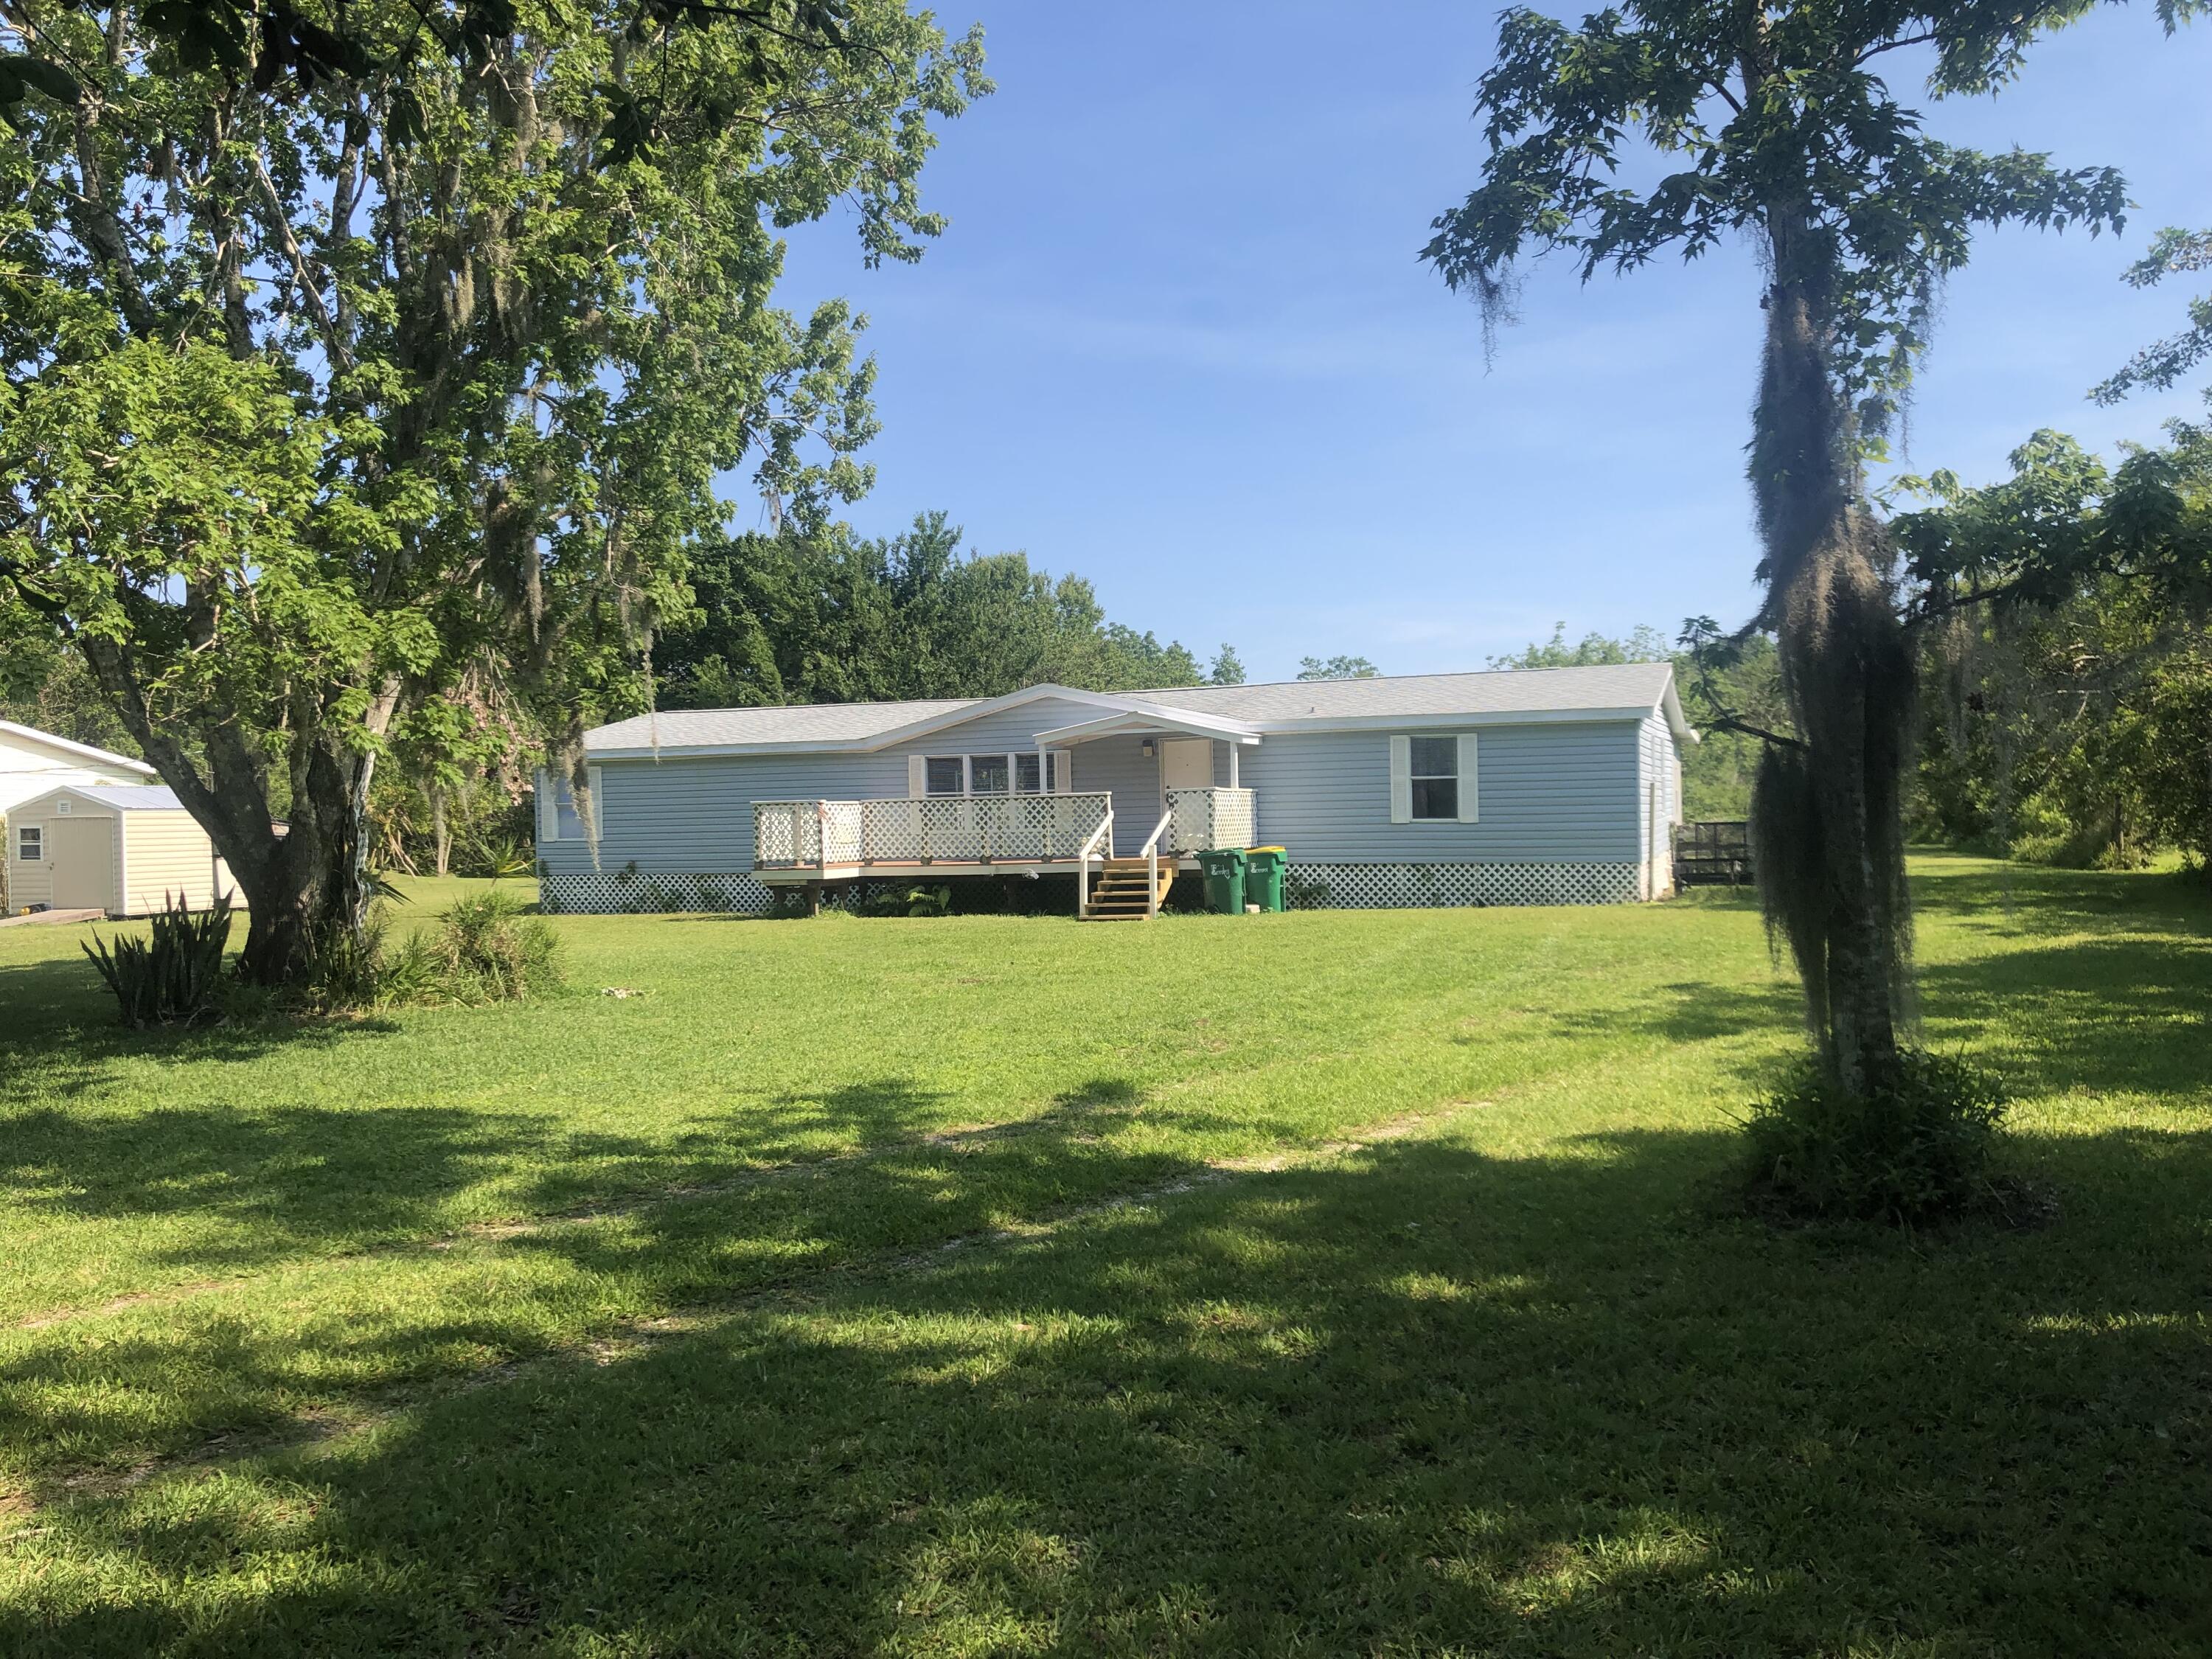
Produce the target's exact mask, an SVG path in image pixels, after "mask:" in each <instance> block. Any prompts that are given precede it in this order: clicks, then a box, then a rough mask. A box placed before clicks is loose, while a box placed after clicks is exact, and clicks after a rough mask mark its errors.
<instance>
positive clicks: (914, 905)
mask: <svg viewBox="0 0 2212 1659" xmlns="http://www.w3.org/2000/svg"><path fill="white" fill-rule="evenodd" d="M854 910H855V911H856V912H857V913H858V914H859V915H864V916H949V915H951V914H952V890H951V888H950V887H947V886H945V885H944V884H941V883H940V884H938V885H937V886H934V887H908V888H904V889H902V890H899V891H897V892H891V893H884V894H881V895H879V896H877V897H874V898H871V899H866V900H863V901H862V902H860V903H859V904H857V905H855V906H854Z"/></svg>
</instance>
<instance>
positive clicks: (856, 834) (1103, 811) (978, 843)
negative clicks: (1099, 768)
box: [753, 793, 1113, 870]
mask: <svg viewBox="0 0 2212 1659" xmlns="http://www.w3.org/2000/svg"><path fill="white" fill-rule="evenodd" d="M1112 811H1113V797H1111V796H1110V795H1108V794H1105V793H1097V794H1076V795H969V796H951V795H948V796H933V797H930V798H928V799H923V800H757V801H755V802H754V803H753V866H754V867H755V868H756V869H762V870H778V869H782V870H793V869H802V870H803V869H808V868H820V867H822V866H826V865H854V864H928V863H933V862H945V863H962V864H981V863H990V862H996V861H1012V862H1018V863H1019V862H1034V861H1037V860H1048V859H1068V860H1073V859H1074V858H1075V857H1076V856H1077V854H1078V853H1079V851H1080V849H1081V848H1082V847H1083V845H1084V844H1085V842H1088V841H1089V840H1090V839H1091V836H1094V835H1096V834H1097V830H1098V829H1099V826H1100V825H1102V824H1103V823H1106V822H1107V821H1108V820H1109V817H1110V816H1111V814H1112Z"/></svg>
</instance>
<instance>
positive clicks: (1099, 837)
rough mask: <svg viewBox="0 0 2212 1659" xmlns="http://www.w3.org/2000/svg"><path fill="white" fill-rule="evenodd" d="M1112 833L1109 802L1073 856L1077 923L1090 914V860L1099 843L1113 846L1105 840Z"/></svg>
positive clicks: (1112, 816)
mask: <svg viewBox="0 0 2212 1659" xmlns="http://www.w3.org/2000/svg"><path fill="white" fill-rule="evenodd" d="M1113 833H1114V807H1113V804H1112V803H1111V802H1110V801H1109V803H1108V804H1107V807H1106V816H1105V817H1103V818H1101V819H1100V820H1099V821H1098V827H1097V829H1093V830H1092V831H1091V833H1090V835H1088V836H1085V838H1084V842H1083V845H1082V847H1081V848H1079V849H1078V850H1077V852H1076V854H1075V919H1076V920H1077V921H1083V920H1084V919H1085V918H1086V917H1087V916H1089V915H1090V914H1091V858H1092V857H1093V855H1095V854H1097V851H1098V847H1099V843H1100V842H1105V844H1106V845H1107V846H1109V847H1111V846H1112V845H1113V842H1111V841H1109V840H1107V837H1109V836H1111V835H1112V834H1113Z"/></svg>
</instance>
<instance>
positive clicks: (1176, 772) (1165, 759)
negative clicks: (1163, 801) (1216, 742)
mask: <svg viewBox="0 0 2212 1659" xmlns="http://www.w3.org/2000/svg"><path fill="white" fill-rule="evenodd" d="M1160 787H1161V788H1162V789H1210V788H1212V787H1213V739H1212V738H1169V739H1168V740H1167V741H1166V742H1165V743H1164V744H1161V745H1160Z"/></svg>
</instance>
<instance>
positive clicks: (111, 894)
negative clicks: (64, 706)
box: [8, 783, 245, 916]
mask: <svg viewBox="0 0 2212 1659" xmlns="http://www.w3.org/2000/svg"><path fill="white" fill-rule="evenodd" d="M218 893H228V894H229V895H230V897H231V902H233V903H234V904H242V903H243V902H245V901H244V896H243V895H242V894H240V892H239V891H238V890H237V885H236V884H235V883H234V881H233V880H232V879H231V875H230V871H229V869H228V866H225V865H224V863H223V861H222V860H221V859H220V858H218V857H217V856H216V851H215V848H214V847H213V845H212V844H211V843H210V842H209V840H208V836H207V831H206V830H204V829H201V828H200V826H199V823H198V821H197V819H195V818H194V817H192V815H191V813H190V812H187V811H185V808H184V805H183V803H182V802H180V801H179V800H178V799H177V797H176V795H175V794H174V793H173V792H172V791H170V790H168V789H165V788H162V787H160V786H158V785H149V784H137V785H125V786H121V787H118V786H115V785H96V786H88V785H80V784H74V783H70V784H64V785H63V786H62V787H60V788H58V789H49V790H47V791H46V793H44V794H40V795H33V796H32V797H31V798H30V799H27V800H23V801H19V802H17V803H16V804H15V806H14V807H13V808H11V809H10V810H9V814H8V896H9V907H10V908H11V909H13V910H24V909H28V908H32V907H33V906H44V907H45V908H48V909H52V910H105V911H106V913H107V914H108V915H111V916H143V915H149V914H150V913H152V912H154V911H156V910H159V909H161V908H163V906H164V905H165V904H167V902H168V901H169V899H170V898H171V897H172V896H176V897H181V898H182V899H183V901H184V902H185V905H186V907H187V908H191V909H194V910H204V909H206V908H208V907H209V906H210V904H212V903H213V902H215V897H216V894H218Z"/></svg>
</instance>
